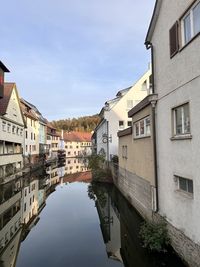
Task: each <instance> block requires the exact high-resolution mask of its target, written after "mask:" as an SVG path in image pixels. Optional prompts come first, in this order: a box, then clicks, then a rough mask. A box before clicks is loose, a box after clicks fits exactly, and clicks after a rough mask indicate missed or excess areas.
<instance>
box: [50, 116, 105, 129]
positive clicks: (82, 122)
mask: <svg viewBox="0 0 200 267" xmlns="http://www.w3.org/2000/svg"><path fill="white" fill-rule="evenodd" d="M99 121H100V118H99V116H98V115H92V116H85V117H79V118H73V119H64V120H57V121H52V124H53V126H54V127H55V128H56V129H57V130H65V131H69V132H71V131H78V132H91V131H93V130H94V129H95V127H96V126H97V125H98V123H99Z"/></svg>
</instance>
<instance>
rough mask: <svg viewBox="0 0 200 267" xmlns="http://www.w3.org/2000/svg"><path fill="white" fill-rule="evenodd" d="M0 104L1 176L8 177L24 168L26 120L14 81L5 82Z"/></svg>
mask: <svg viewBox="0 0 200 267" xmlns="http://www.w3.org/2000/svg"><path fill="white" fill-rule="evenodd" d="M0 106H1V108H0V177H1V178H4V179H6V178H8V177H9V176H15V175H16V174H17V173H18V174H19V173H20V172H21V170H22V168H23V145H24V127H25V122H24V118H23V114H22V112H21V109H20V103H19V97H18V92H17V87H16V85H15V84H14V83H4V97H3V98H2V99H0Z"/></svg>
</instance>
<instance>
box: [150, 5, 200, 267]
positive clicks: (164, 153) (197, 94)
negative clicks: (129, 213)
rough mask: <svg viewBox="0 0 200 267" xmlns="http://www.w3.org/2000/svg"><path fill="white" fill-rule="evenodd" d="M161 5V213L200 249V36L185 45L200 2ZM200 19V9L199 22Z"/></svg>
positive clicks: (156, 29) (155, 38) (154, 33)
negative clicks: (172, 34)
mask: <svg viewBox="0 0 200 267" xmlns="http://www.w3.org/2000/svg"><path fill="white" fill-rule="evenodd" d="M157 2H158V5H157V7H159V5H161V6H160V9H158V8H157V10H156V11H157V12H156V14H158V18H157V21H154V22H153V24H155V26H154V25H153V24H152V28H151V31H150V32H149V36H147V37H148V41H149V42H151V43H152V45H153V49H154V64H155V69H154V71H155V93H157V94H158V103H157V117H156V118H157V121H156V124H157V151H158V179H159V183H158V185H159V209H160V214H161V215H163V216H166V219H167V221H168V222H169V223H170V224H171V225H173V226H174V227H175V228H177V229H179V230H181V231H182V232H183V233H184V234H185V235H186V236H187V237H189V238H190V239H191V240H193V241H194V242H195V243H196V244H199V245H200V224H199V222H200V209H199V206H200V172H199V162H200V153H199V152H200V148H199V144H200V124H199V123H198V122H199V117H200V108H199V107H200V90H199V88H200V56H199V53H200V36H199V35H198V36H196V38H194V39H193V40H191V41H190V43H189V42H188V44H187V45H186V46H184V45H185V43H184V41H183V39H184V21H183V19H184V18H185V16H191V13H192V12H193V8H194V7H195V5H196V4H199V1H196V2H194V5H193V6H191V3H192V1H191V0H177V1H167V0H163V1H157ZM189 7H190V9H189V10H188V8H189ZM187 10H188V11H187ZM196 11H197V10H196ZM184 12H186V13H185V16H184V17H183V19H182V18H181V16H182V15H183V14H184ZM197 12H198V11H197ZM191 17H192V16H191ZM191 17H190V19H191ZM199 17H200V4H199V13H198V16H197V17H196V19H197V20H198V21H199ZM188 18H189V17H188ZM193 18H194V16H193ZM176 21H178V23H179V38H178V39H179V50H178V51H177V53H176V54H175V55H173V56H172V57H170V47H169V43H170V40H169V30H170V29H171V28H172V26H173V25H174V23H175V22H176ZM193 22H194V21H193ZM193 26H194V23H193ZM199 31H200V25H199ZM192 37H193V36H191V38H192ZM186 108H187V110H186ZM188 110H189V112H188ZM179 118H181V120H179ZM192 185H193V189H192ZM188 254H190V252H188ZM187 259H188V256H187ZM193 259H194V257H193ZM191 266H197V265H192V264H191Z"/></svg>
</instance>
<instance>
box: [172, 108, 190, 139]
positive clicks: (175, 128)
mask: <svg viewBox="0 0 200 267" xmlns="http://www.w3.org/2000/svg"><path fill="white" fill-rule="evenodd" d="M186 105H188V108H189V124H190V131H189V132H188V133H186V132H185V124H184V119H185V118H184V106H186ZM178 108H181V115H182V118H181V119H182V133H181V134H180V133H177V131H176V130H177V123H176V110H177V109H178ZM172 113H173V136H188V135H191V120H190V105H189V103H185V104H183V105H180V106H177V107H174V108H173V109H172Z"/></svg>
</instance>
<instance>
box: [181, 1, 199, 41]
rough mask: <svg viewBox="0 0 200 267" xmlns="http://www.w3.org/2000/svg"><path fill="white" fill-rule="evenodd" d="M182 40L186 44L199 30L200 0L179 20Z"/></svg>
mask: <svg viewBox="0 0 200 267" xmlns="http://www.w3.org/2000/svg"><path fill="white" fill-rule="evenodd" d="M181 27H182V42H183V45H185V44H187V43H188V42H189V41H190V40H191V39H192V38H193V37H194V36H195V35H197V34H198V33H199V32H200V1H198V2H197V3H196V4H195V5H193V6H192V8H191V9H190V10H189V12H188V13H187V14H186V15H185V16H184V17H183V19H182V20H181Z"/></svg>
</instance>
